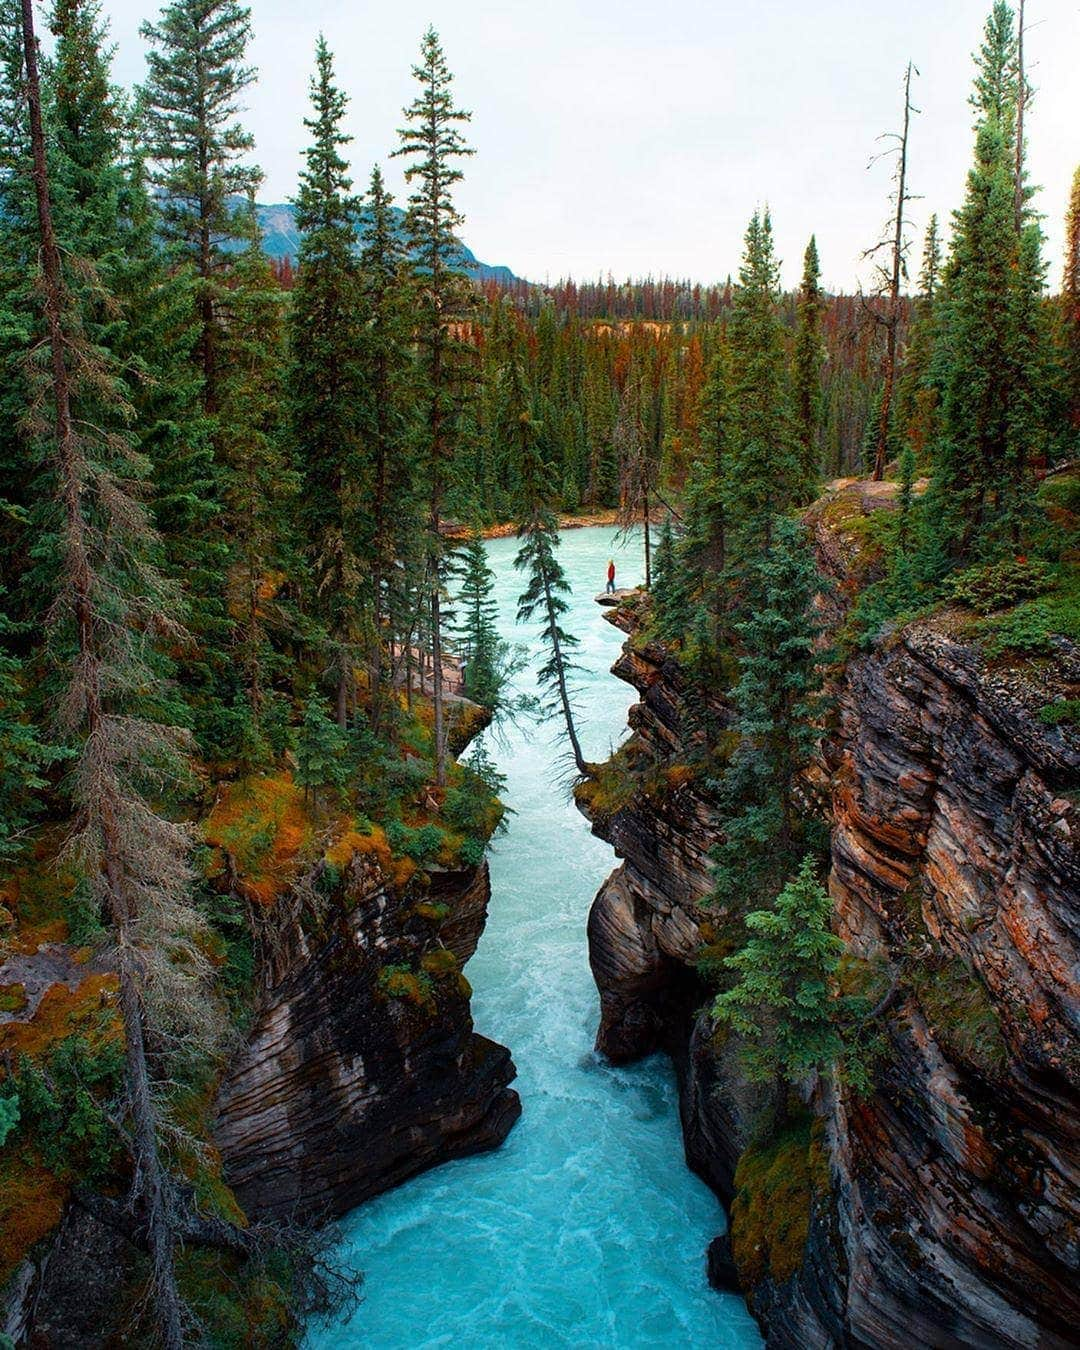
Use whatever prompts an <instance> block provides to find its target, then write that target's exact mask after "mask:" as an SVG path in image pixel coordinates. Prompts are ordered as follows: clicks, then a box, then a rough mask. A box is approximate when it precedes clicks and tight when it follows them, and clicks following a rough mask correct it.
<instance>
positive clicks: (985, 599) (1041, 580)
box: [947, 558, 1054, 614]
mask: <svg viewBox="0 0 1080 1350" xmlns="http://www.w3.org/2000/svg"><path fill="white" fill-rule="evenodd" d="M1053 584H1054V581H1053V577H1052V576H1051V573H1050V569H1049V568H1048V567H1047V566H1046V564H1045V563H1043V562H1038V561H1029V560H1028V559H1027V558H1004V559H1002V561H1001V562H996V563H985V564H982V565H980V566H978V567H969V568H967V569H965V570H964V571H963V572H958V573H957V574H956V576H954V577H950V578H949V581H948V583H947V589H948V593H949V595H950V596H951V597H952V599H953V600H955V601H956V602H957V603H958V604H961V605H966V606H967V607H968V608H969V609H973V610H975V611H976V613H978V614H991V613H993V612H994V611H995V610H999V609H1010V608H1011V607H1012V606H1013V605H1018V604H1019V603H1020V602H1021V601H1022V600H1031V599H1033V598H1034V597H1035V596H1037V595H1042V594H1043V593H1044V592H1045V591H1047V590H1049V589H1050V588H1051V587H1052V586H1053Z"/></svg>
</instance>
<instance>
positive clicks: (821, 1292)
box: [583, 615, 1080, 1347]
mask: <svg viewBox="0 0 1080 1350" xmlns="http://www.w3.org/2000/svg"><path fill="white" fill-rule="evenodd" d="M621 622H622V624H623V626H625V623H626V620H625V616H624V617H623V618H622V620H621ZM615 673H616V674H618V675H620V676H621V677H622V678H624V679H627V680H629V681H630V682H631V683H632V684H633V685H634V686H635V687H636V688H637V689H638V690H639V692H640V694H641V701H640V703H638V704H637V705H636V706H635V708H634V709H633V710H632V712H631V716H630V724H631V727H632V728H633V731H634V740H635V741H636V742H637V743H638V744H639V745H640V746H642V747H643V748H644V749H647V750H648V751H650V752H652V753H653V754H654V755H656V756H658V757H659V758H660V759H661V760H666V761H668V762H671V761H677V760H678V758H679V756H680V754H685V748H686V737H687V732H686V730H685V728H686V725H687V718H686V710H685V702H684V693H683V690H682V688H681V682H680V672H679V669H678V667H677V665H676V664H675V663H673V662H671V661H670V660H668V659H666V657H665V654H664V652H663V651H662V649H660V648H656V647H645V648H644V649H640V648H638V649H635V646H634V644H628V647H627V650H626V651H625V653H624V655H623V657H622V658H620V661H619V662H618V663H617V664H616V666H615ZM1078 683H1080V661H1078V659H1077V653H1076V651H1075V650H1072V649H1070V648H1068V647H1067V646H1065V645H1064V644H1063V646H1062V649H1061V651H1060V653H1059V658H1058V659H1057V660H1056V661H1054V662H1053V663H1049V664H1048V665H1047V666H1046V668H1045V669H1043V670H1038V669H1036V670H1026V671H1025V672H1024V673H1023V677H1022V678H1021V677H1020V676H1018V675H1017V673H1016V672H1015V671H1013V672H1010V671H995V670H994V669H991V668H989V667H988V666H987V665H986V664H985V663H984V661H983V659H982V658H981V657H980V656H979V655H978V653H977V652H976V650H975V649H974V648H973V647H971V646H969V645H967V644H965V643H964V642H963V641H962V640H961V639H960V638H958V637H956V636H953V635H952V629H951V627H950V622H949V616H947V615H946V616H944V617H943V618H940V619H938V620H935V621H933V622H925V623H920V624H916V625H914V626H912V627H910V628H908V629H907V630H905V631H904V632H903V633H902V634H900V635H899V636H898V637H896V638H893V639H891V640H889V641H888V642H886V643H884V644H883V645H880V646H879V647H878V648H877V649H875V650H874V651H872V652H870V653H867V654H865V655H860V656H858V657H856V658H855V659H853V660H852V661H851V662H850V663H849V665H848V667H847V670H846V672H845V676H844V678H843V680H842V682H841V684H840V687H839V688H838V690H837V698H838V716H837V724H836V727H835V729H834V731H833V732H832V733H831V734H830V737H829V739H828V741H827V743H826V746H825V750H824V755H823V762H822V764H821V765H820V766H818V769H817V772H816V773H815V784H814V788H815V790H816V791H819V792H822V793H824V795H825V798H826V800H827V801H828V802H829V804H830V807H831V811H832V815H833V820H834V830H833V845H832V869H831V875H830V889H831V892H832V895H833V898H834V901H835V906H836V914H837V924H838V931H839V932H840V934H841V936H842V937H843V938H844V940H845V943H846V944H847V946H848V948H849V950H850V952H851V953H852V954H853V955H854V956H857V957H860V958H863V959H865V960H869V961H873V962H874V963H875V964H876V965H878V966H880V967H881V969H882V970H883V971H884V972H885V974H886V975H887V976H889V977H890V978H891V979H892V980H893V981H895V983H896V993H895V996H894V999H893V1001H892V1004H891V1007H890V1010H889V1012H888V1014H887V1015H886V1016H885V1017H884V1018H883V1019H882V1020H883V1024H884V1026H885V1029H886V1035H887V1040H888V1053H887V1055H886V1057H885V1059H884V1060H883V1066H882V1068H881V1070H880V1072H879V1086H878V1090H877V1091H876V1093H875V1094H874V1095H873V1096H872V1097H871V1098H870V1099H869V1100H867V1101H864V1102H860V1101H858V1100H848V1099H845V1098H843V1097H837V1096H836V1095H835V1094H833V1093H831V1092H829V1091H826V1090H824V1089H820V1090H819V1092H818V1094H817V1097H816V1098H815V1108H816V1111H817V1113H818V1115H819V1117H820V1118H821V1120H822V1122H823V1135H822V1138H823V1146H824V1149H825V1153H826V1155H827V1161H828V1169H829V1183H830V1184H829V1187H828V1194H827V1196H825V1197H822V1198H819V1199H817V1200H815V1202H814V1204H813V1208H812V1213H811V1215H810V1222H809V1228H808V1234H807V1238H806V1242H805V1247H804V1249H803V1252H802V1258H801V1261H800V1262H799V1264H798V1267H797V1269H795V1270H794V1271H793V1272H792V1273H791V1274H789V1275H785V1278H783V1279H777V1278H774V1277H773V1276H772V1275H771V1274H769V1273H768V1272H766V1273H765V1274H764V1276H762V1275H760V1273H759V1274H758V1276H757V1278H756V1282H755V1283H754V1285H753V1287H750V1288H748V1289H747V1291H746V1292H747V1294H748V1298H749V1301H750V1304H751V1307H752V1308H753V1309H754V1311H755V1312H756V1314H757V1315H758V1316H759V1318H760V1319H761V1320H762V1322H763V1325H764V1326H765V1328H766V1330H767V1333H768V1339H769V1343H770V1345H776V1346H792V1347H794V1346H800V1347H802V1346H829V1345H844V1346H848V1345H850V1346H933V1347H946V1346H949V1347H951V1346H986V1347H1019V1346H1040V1347H1057V1346H1066V1345H1075V1344H1076V1335H1077V1332H1076V1328H1077V1327H1078V1326H1080V1296H1078V1293H1077V1290H1078V1289H1080V1279H1078V1273H1080V1272H1078V1266H1080V1252H1078V1233H1080V1222H1078V1221H1080V1139H1078V1118H1077V1104H1078V1100H1080V1095H1078V1091H1077V1088H1078V1081H1077V1080H1078V1067H1080V1065H1078V1058H1080V1057H1078V1055H1077V1048H1078V1040H1077V1032H1078V1020H1080V1019H1078V999H1077V985H1076V979H1077V971H1078V957H1080V848H1078V844H1080V810H1078V801H1080V796H1078V789H1080V747H1078V746H1077V744H1076V742H1075V740H1073V741H1070V740H1069V739H1068V737H1070V736H1071V735H1073V733H1071V732H1068V731H1065V730H1063V729H1061V728H1052V727H1048V726H1045V725H1044V724H1043V723H1041V722H1040V721H1039V719H1038V717H1037V710H1038V708H1039V707H1041V706H1042V705H1043V704H1045V703H1046V702H1048V701H1050V699H1052V698H1058V697H1062V696H1063V695H1064V696H1072V697H1075V689H1076V685H1077V684H1078ZM717 711H718V713H719V714H720V715H721V716H722V709H718V710H717ZM583 806H584V807H585V809H586V811H587V812H588V813H589V814H590V815H591V816H592V819H593V827H594V830H595V831H596V832H597V833H598V834H600V835H601V836H602V837H604V838H605V839H608V840H609V841H610V842H611V843H612V845H613V847H614V848H615V850H616V852H617V853H618V854H619V855H620V857H621V858H622V859H623V862H622V864H621V866H620V867H619V868H618V869H617V870H616V871H615V872H614V873H613V874H612V876H611V877H610V878H609V879H608V880H607V882H605V884H604V886H603V887H602V888H601V890H600V892H599V894H598V895H597V897H596V900H595V902H594V905H593V908H592V912H591V914H590V919H589V939H590V956H591V961H592V966H593V971H594V973H595V976H596V979H597V983H598V985H599V988H600V993H601V1025H600V1028H599V1032H598V1037H597V1044H598V1047H599V1048H600V1049H601V1050H603V1051H604V1052H606V1053H607V1054H609V1055H610V1056H611V1057H612V1058H613V1059H616V1060H626V1059H630V1058H633V1057H634V1056H635V1055H640V1054H646V1053H649V1052H650V1051H652V1050H654V1049H656V1048H658V1047H662V1048H665V1049H667V1050H668V1051H669V1052H670V1053H672V1054H673V1056H674V1058H675V1061H676V1065H677V1067H678V1068H679V1072H680V1079H681V1084H682V1115H683V1126H684V1136H685V1142H686V1152H687V1159H688V1162H689V1163H690V1165H691V1166H692V1167H694V1168H695V1169H696V1170H697V1171H699V1172H700V1173H701V1174H702V1175H703V1176H704V1177H705V1178H706V1179H707V1180H708V1181H709V1182H710V1184H712V1185H713V1186H714V1188H715V1189H716V1190H717V1192H718V1193H719V1194H720V1195H721V1197H723V1198H724V1199H725V1200H726V1201H729V1202H730V1201H731V1199H732V1198H733V1196H734V1195H735V1194H736V1183H735V1167H736V1164H737V1161H738V1159H739V1156H740V1154H742V1152H743V1150H744V1148H745V1147H746V1145H747V1143H748V1141H749V1139H750V1131H751V1128H752V1122H753V1118H754V1108H755V1102H754V1097H753V1092H752V1091H751V1089H750V1088H749V1087H748V1086H747V1084H746V1083H745V1082H744V1081H743V1079H742V1077H741V1074H740V1071H739V1063H738V1055H737V1052H736V1050H735V1048H734V1047H732V1046H731V1045H730V1044H728V1045H726V1046H723V1045H721V1046H718V1045H717V1043H716V1040H715V1037H714V1036H713V1034H712V1028H711V1027H710V1025H709V1024H708V1021H707V1020H706V1019H705V1018H703V1017H702V1016H700V1015H697V1014H696V1013H695V1011H694V1010H695V1006H696V1005H698V1004H700V1003H701V1002H702V1000H703V995H704V990H703V988H702V987H701V986H700V985H699V984H698V983H697V979H696V976H695V974H694V969H693V967H694V962H695V960H696V958H697V955H698V953H699V951H700V949H701V948H702V947H703V946H709V945H710V944H715V943H716V942H717V939H718V937H720V938H722V937H723V936H724V934H723V933H722V932H721V933H718V932H717V928H718V925H719V926H720V927H721V928H722V925H723V916H717V915H716V914H715V913H713V912H711V911H710V910H708V909H707V908H705V907H703V905H702V900H703V899H704V897H705V895H706V894H707V890H708V865H707V857H706V850H707V848H708V845H709V843H710V841H711V839H713V838H715V833H716V819H715V812H714V810H713V807H712V804H711V802H710V801H709V798H708V795H707V794H706V793H705V792H703V790H702V789H701V787H699V786H698V785H696V784H694V783H693V782H689V783H681V784H680V785H678V786H676V787H674V788H673V789H671V790H668V791H663V792H660V793H655V792H654V793H652V794H650V795H649V796H647V797H646V796H642V795H639V796H637V797H635V798H634V799H633V800H632V801H631V802H630V803H629V804H623V805H620V806H619V808H618V809H617V810H615V811H614V812H612V813H611V814H610V815H608V816H605V815H603V814H602V813H600V814H597V812H596V811H595V810H592V809H590V806H589V804H588V802H587V801H583ZM736 1246H738V1244H736Z"/></svg>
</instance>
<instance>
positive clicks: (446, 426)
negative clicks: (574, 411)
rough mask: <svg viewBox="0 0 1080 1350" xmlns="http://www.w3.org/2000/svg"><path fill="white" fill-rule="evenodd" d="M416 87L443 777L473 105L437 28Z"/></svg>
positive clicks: (407, 139) (414, 241) (414, 148)
mask: <svg viewBox="0 0 1080 1350" xmlns="http://www.w3.org/2000/svg"><path fill="white" fill-rule="evenodd" d="M413 75H414V77H415V79H416V81H417V83H418V85H419V86H420V90H419V93H418V94H417V96H416V98H415V99H414V100H413V102H412V103H411V104H410V105H409V107H408V108H406V109H405V118H406V120H407V122H408V126H406V127H404V128H403V129H402V130H401V131H400V132H399V136H400V139H401V144H400V146H399V147H398V149H397V150H396V151H395V152H394V153H395V155H404V156H406V157H407V158H408V160H409V163H408V167H407V168H406V170H405V178H406V181H407V182H409V183H413V182H417V184H418V185H417V187H416V189H415V190H414V191H413V193H412V194H411V196H410V197H409V209H408V212H407V214H406V218H405V229H406V234H407V236H408V239H409V245H410V248H411V251H412V254H413V257H414V259H415V262H416V266H417V286H418V296H417V313H416V341H417V342H418V344H419V348H420V364H421V375H422V378H423V400H424V404H425V409H426V412H425V417H424V426H423V433H422V437H421V440H422V451H421V456H422V460H423V464H424V469H425V472H426V475H427V487H428V522H427V547H428V587H429V592H430V606H431V620H430V622H431V648H432V650H431V657H432V668H433V672H434V673H433V696H434V704H435V763H436V781H437V782H438V784H439V785H440V786H442V785H443V784H445V782H446V734H445V727H444V713H443V656H442V626H443V619H442V593H443V588H444V583H445V572H446V562H447V560H446V556H445V555H446V549H445V545H444V543H443V537H442V512H443V505H444V502H445V499H446V493H447V488H448V479H449V476H450V473H451V465H452V462H453V459H454V454H455V450H456V434H457V422H458V417H459V398H458V394H459V386H460V384H461V381H462V377H463V371H462V364H463V361H468V363H469V364H470V365H471V361H470V360H469V358H470V357H471V350H470V349H469V348H468V347H467V346H466V344H464V343H463V342H462V341H461V340H460V339H459V338H457V337H455V336H454V332H453V328H454V325H455V323H458V322H460V321H461V319H462V318H463V316H464V315H465V313H466V312H467V310H468V308H469V288H468V284H467V283H466V282H465V280H464V278H463V277H462V275H461V273H460V270H459V269H460V264H461V245H460V244H459V243H458V241H457V238H456V234H455V231H457V230H458V229H460V227H461V225H462V223H463V218H462V216H461V215H460V214H459V213H458V210H457V208H456V207H455V205H454V198H453V189H454V185H455V184H456V183H459V182H460V181H461V179H462V177H463V174H462V171H461V169H460V168H458V165H457V161H458V160H459V159H461V158H462V157H464V156H467V155H471V154H473V153H474V152H473V150H472V149H471V148H470V147H469V146H468V145H467V144H466V143H465V139H464V137H463V136H462V134H461V131H460V130H459V126H460V124H461V123H462V122H467V121H469V119H470V118H471V116H472V114H471V113H468V112H464V111H462V110H461V109H460V108H458V107H456V106H455V105H454V100H453V95H452V94H451V89H450V86H451V83H452V80H453V77H452V76H451V74H450V69H449V67H448V66H447V64H446V58H445V56H444V55H443V50H442V46H441V45H440V43H439V35H438V34H437V33H436V31H435V29H434V28H429V29H428V30H427V32H426V33H425V34H424V39H423V43H422V44H421V54H420V64H419V65H417V66H414V67H413Z"/></svg>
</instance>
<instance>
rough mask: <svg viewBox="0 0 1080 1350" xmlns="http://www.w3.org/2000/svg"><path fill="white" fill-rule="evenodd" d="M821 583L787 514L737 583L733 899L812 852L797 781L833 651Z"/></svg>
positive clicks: (728, 786) (726, 816)
mask: <svg viewBox="0 0 1080 1350" xmlns="http://www.w3.org/2000/svg"><path fill="white" fill-rule="evenodd" d="M821 584H822V583H821V578H820V577H819V575H818V572H817V568H816V566H815V564H814V558H813V555H812V553H811V552H810V548H809V545H808V543H807V540H806V538H805V531H804V529H803V526H802V525H801V524H800V523H798V522H797V521H793V520H790V519H788V518H787V517H778V518H776V519H775V521H774V525H773V540H772V543H771V546H770V548H769V549H768V550H767V551H764V550H763V551H760V552H758V553H756V554H754V555H751V556H750V557H749V558H748V559H747V560H746V562H745V564H744V565H743V567H742V568H741V570H740V574H739V576H738V579H737V585H738V590H739V597H740V598H739V610H738V616H737V617H736V619H735V620H734V622H733V630H734V637H735V639H736V641H737V643H738V679H737V681H736V683H735V687H734V689H733V690H732V694H731V701H732V704H733V706H734V712H735V723H734V730H735V731H736V733H737V736H738V741H737V745H736V748H735V750H734V752H733V754H732V756H731V759H730V761H729V763H728V765H727V767H726V769H725V771H724V773H723V776H722V778H721V780H720V783H719V796H720V801H721V807H722V812H723V824H722V830H723V840H722V842H721V843H720V845H719V846H718V847H717V849H716V850H715V852H714V860H715V873H714V877H715V883H716V896H717V899H718V901H719V902H720V903H721V904H724V905H731V904H732V903H736V904H739V905H741V904H742V903H743V902H744V901H746V900H747V899H749V898H753V897H755V896H756V895H758V894H760V892H761V890H762V889H763V888H767V887H768V886H769V885H770V884H771V883H773V882H774V881H775V880H776V878H777V872H778V870H779V872H780V874H782V873H783V872H784V871H786V870H787V869H788V868H789V867H790V866H792V864H793V859H794V858H796V857H797V856H799V855H801V853H802V851H803V849H804V848H805V843H806V839H805V833H806V822H805V821H804V820H803V819H802V817H801V814H800V812H799V808H798V803H797V794H796V782H797V780H798V776H799V774H800V772H802V770H803V769H805V767H806V766H807V764H808V763H809V762H810V758H811V756H812V754H813V751H814V747H815V744H816V742H817V739H818V736H819V732H818V730H817V728H816V726H815V718H816V716H817V714H818V712H819V710H820V703H821V674H820V669H819V667H820V664H821V663H822V661H823V660H824V659H825V656H824V654H823V653H822V652H820V651H818V649H817V644H818V638H819V635H820V631H821V628H820V624H819V622H818V620H817V618H816V616H815V613H814V609H813V602H814V597H815V595H816V594H817V592H818V591H819V590H820V588H821Z"/></svg>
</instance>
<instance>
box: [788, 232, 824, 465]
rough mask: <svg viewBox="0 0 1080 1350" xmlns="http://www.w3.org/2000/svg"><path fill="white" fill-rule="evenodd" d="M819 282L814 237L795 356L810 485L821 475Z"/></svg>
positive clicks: (799, 429) (798, 416) (798, 418)
mask: <svg viewBox="0 0 1080 1350" xmlns="http://www.w3.org/2000/svg"><path fill="white" fill-rule="evenodd" d="M820 281H821V268H820V266H819V264H818V252H817V240H816V239H815V238H814V236H813V235H811V236H810V242H809V243H808V244H807V246H806V253H805V255H804V257H803V276H802V285H801V286H800V288H799V298H798V304H797V311H796V325H795V352H794V384H795V425H796V435H797V436H798V441H799V448H800V454H801V460H802V464H801V470H802V475H803V478H804V480H805V482H806V483H807V484H814V483H816V481H817V479H818V477H819V476H820V473H821V463H820V461H821V451H820V447H819V438H820V431H821V369H822V353H823V349H822V342H821V313H822V310H823V309H824V307H825V299H824V296H823V295H822V293H821V285H820Z"/></svg>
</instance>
